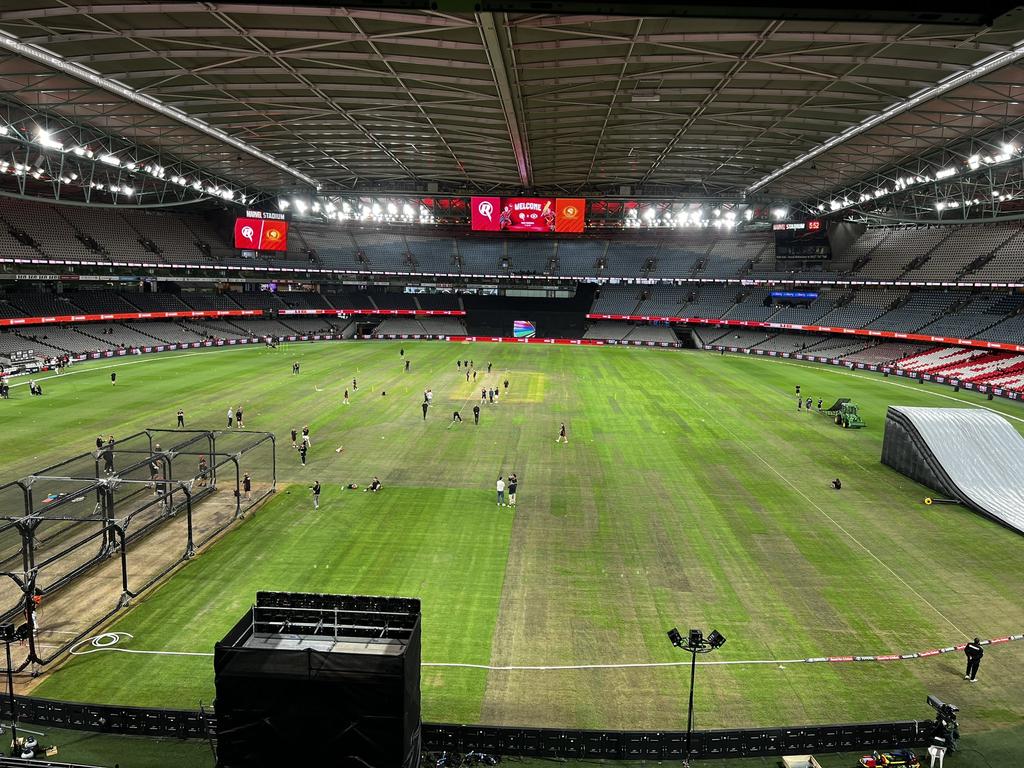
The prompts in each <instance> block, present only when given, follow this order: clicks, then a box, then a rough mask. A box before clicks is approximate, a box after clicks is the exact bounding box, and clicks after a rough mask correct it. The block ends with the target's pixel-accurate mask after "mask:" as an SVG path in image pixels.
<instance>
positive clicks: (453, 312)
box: [277, 309, 466, 317]
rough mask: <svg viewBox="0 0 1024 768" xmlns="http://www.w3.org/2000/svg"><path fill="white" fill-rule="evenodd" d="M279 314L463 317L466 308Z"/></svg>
mask: <svg viewBox="0 0 1024 768" xmlns="http://www.w3.org/2000/svg"><path fill="white" fill-rule="evenodd" d="M277 314H279V315H417V316H421V317H422V316H447V317H461V316H463V315H465V314H466V310H464V309H279V310H278V311H277Z"/></svg>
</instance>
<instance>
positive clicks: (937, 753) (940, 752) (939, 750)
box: [928, 747, 946, 768]
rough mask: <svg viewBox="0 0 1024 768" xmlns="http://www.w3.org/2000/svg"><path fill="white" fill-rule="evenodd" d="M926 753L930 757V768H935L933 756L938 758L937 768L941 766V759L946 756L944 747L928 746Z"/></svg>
mask: <svg viewBox="0 0 1024 768" xmlns="http://www.w3.org/2000/svg"><path fill="white" fill-rule="evenodd" d="M928 754H929V755H930V756H931V758H932V762H931V768H935V758H938V759H939V768H942V761H943V760H944V759H945V757H946V748H945V747H928Z"/></svg>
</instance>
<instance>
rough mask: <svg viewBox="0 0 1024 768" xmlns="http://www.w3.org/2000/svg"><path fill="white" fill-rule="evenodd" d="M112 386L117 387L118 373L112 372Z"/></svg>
mask: <svg viewBox="0 0 1024 768" xmlns="http://www.w3.org/2000/svg"><path fill="white" fill-rule="evenodd" d="M110 386H112V387H116V386H117V371H111V372H110Z"/></svg>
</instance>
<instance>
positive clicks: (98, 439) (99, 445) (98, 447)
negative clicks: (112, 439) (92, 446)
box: [96, 435, 103, 451]
mask: <svg viewBox="0 0 1024 768" xmlns="http://www.w3.org/2000/svg"><path fill="white" fill-rule="evenodd" d="M96 450H97V451H102V450H103V435H96Z"/></svg>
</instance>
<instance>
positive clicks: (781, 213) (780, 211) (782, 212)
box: [772, 208, 789, 219]
mask: <svg viewBox="0 0 1024 768" xmlns="http://www.w3.org/2000/svg"><path fill="white" fill-rule="evenodd" d="M788 213H789V211H787V210H786V209H785V208H774V209H772V216H774V217H775V218H776V219H784V218H786V215H787V214H788Z"/></svg>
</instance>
